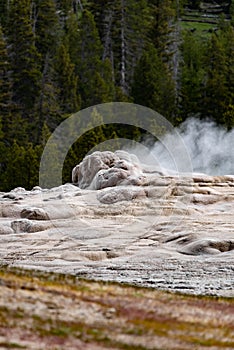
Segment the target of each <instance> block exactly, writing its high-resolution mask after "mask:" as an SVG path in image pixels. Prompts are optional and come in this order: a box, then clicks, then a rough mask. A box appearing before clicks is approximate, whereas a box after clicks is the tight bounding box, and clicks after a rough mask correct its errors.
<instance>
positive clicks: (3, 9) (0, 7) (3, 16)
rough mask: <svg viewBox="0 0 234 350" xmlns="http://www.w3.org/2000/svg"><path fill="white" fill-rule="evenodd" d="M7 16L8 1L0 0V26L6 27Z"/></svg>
mask: <svg viewBox="0 0 234 350" xmlns="http://www.w3.org/2000/svg"><path fill="white" fill-rule="evenodd" d="M8 16H9V0H0V25H1V26H2V27H4V28H5V27H6V25H7V22H8Z"/></svg>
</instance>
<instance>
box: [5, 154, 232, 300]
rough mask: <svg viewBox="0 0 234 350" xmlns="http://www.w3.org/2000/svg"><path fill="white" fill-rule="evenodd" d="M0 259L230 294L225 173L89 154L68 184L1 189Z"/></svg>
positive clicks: (228, 181) (177, 288)
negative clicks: (177, 169)
mask: <svg viewBox="0 0 234 350" xmlns="http://www.w3.org/2000/svg"><path fill="white" fill-rule="evenodd" d="M0 242H1V245H0V259H1V264H6V265H10V266H21V267H26V268H30V269H37V270H46V271H53V272H63V273H69V274H74V275H77V276H82V277H85V278H91V279H97V280H104V281H107V280H108V281H118V282H126V283H131V284H136V285H142V286H150V287H155V288H157V289H162V290H169V291H179V292H183V293H189V294H196V295H200V294H207V295H208V294H209V295H218V296H227V297H233V296H234V176H233V175H226V176H215V177H212V176H208V175H204V174H169V173H168V172H166V171H165V170H164V169H158V168H155V169H154V168H153V167H146V166H143V165H141V164H140V163H139V162H138V160H137V159H136V157H135V156H132V155H129V154H127V153H126V152H123V151H118V152H115V153H111V152H103V153H100V152H96V153H94V154H92V155H91V156H87V157H86V158H85V159H84V160H83V162H82V163H81V164H79V165H78V166H76V167H75V168H74V170H73V184H65V185H61V186H59V187H57V188H52V189H42V188H40V187H35V188H33V189H32V190H31V191H27V190H25V189H23V188H16V189H14V190H12V191H11V192H9V193H1V194H0Z"/></svg>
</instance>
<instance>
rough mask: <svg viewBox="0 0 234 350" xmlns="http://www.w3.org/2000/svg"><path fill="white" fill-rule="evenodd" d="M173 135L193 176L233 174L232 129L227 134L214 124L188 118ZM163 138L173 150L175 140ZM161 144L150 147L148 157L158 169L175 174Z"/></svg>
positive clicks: (233, 148) (170, 137)
mask: <svg viewBox="0 0 234 350" xmlns="http://www.w3.org/2000/svg"><path fill="white" fill-rule="evenodd" d="M177 132H178V133H179V134H180V136H181V137H182V139H183V141H184V143H185V146H186V148H187V152H188V153H189V155H190V158H191V163H192V167H193V171H194V172H199V173H205V174H209V175H233V174H234V129H232V130H231V131H229V132H227V130H226V129H224V128H222V127H220V126H217V125H216V124H215V123H214V122H211V121H201V120H198V119H195V118H190V119H188V120H186V121H185V122H184V123H183V124H181V126H180V127H179V128H178V129H177ZM166 138H167V139H170V144H171V147H176V140H175V139H174V140H173V137H172V136H170V135H167V136H166ZM162 143H163V142H162ZM162 143H160V142H157V143H156V144H155V145H154V147H153V149H152V150H151V153H152V155H153V156H154V157H157V160H158V162H159V164H160V166H161V167H164V168H166V169H170V170H177V169H176V167H175V165H174V164H173V160H172V159H170V155H169V153H168V152H167V151H166V150H165V148H164V147H163V146H162Z"/></svg>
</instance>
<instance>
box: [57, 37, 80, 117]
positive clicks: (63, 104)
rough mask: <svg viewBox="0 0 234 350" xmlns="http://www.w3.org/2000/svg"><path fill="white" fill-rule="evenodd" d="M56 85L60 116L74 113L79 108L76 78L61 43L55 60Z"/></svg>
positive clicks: (73, 68)
mask: <svg viewBox="0 0 234 350" xmlns="http://www.w3.org/2000/svg"><path fill="white" fill-rule="evenodd" d="M56 73H57V83H58V88H59V101H60V108H61V113H62V114H70V113H76V112H77V111H78V109H79V107H80V97H79V94H78V78H77V76H76V74H75V66H74V64H73V63H72V62H71V59H70V55H69V52H68V49H67V47H66V45H65V44H63V43H61V45H60V47H59V49H58V53H57V58H56Z"/></svg>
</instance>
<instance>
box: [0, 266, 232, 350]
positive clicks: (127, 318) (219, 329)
mask: <svg viewBox="0 0 234 350" xmlns="http://www.w3.org/2000/svg"><path fill="white" fill-rule="evenodd" d="M233 347H234V300H233V299H224V298H222V299H221V298H215V297H192V296H184V295H178V294H171V293H165V292H159V291H156V290H152V289H143V288H136V287H131V286H125V285H123V286H121V285H118V284H114V283H100V282H94V281H84V280H79V279H76V278H75V277H72V276H65V275H56V274H46V273H39V272H35V271H27V270H18V269H17V270H16V269H7V268H1V270H0V348H1V349H9V348H11V349H20V348H21V349H33V350H36V349H48V350H50V349H51V350H52V349H56V350H57V349H69V350H70V349H71V350H72V349H76V350H77V349H78V350H79V349H82V350H83V349H84V350H86V349H88V350H89V349H90V350H99V349H138V350H140V349H168V350H170V349H173V350H174V349H181V350H182V349H183V350H186V349H207V348H210V349H212V350H214V349H217V350H218V349H226V350H227V349H230V350H231V349H233Z"/></svg>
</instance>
